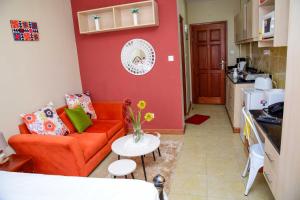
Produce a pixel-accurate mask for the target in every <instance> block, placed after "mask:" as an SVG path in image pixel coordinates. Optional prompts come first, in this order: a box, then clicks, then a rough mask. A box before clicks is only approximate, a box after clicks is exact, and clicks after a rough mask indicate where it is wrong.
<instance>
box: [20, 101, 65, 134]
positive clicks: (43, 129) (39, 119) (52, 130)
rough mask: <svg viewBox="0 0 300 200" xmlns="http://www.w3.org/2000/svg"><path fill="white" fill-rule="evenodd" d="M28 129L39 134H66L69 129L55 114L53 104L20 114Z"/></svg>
mask: <svg viewBox="0 0 300 200" xmlns="http://www.w3.org/2000/svg"><path fill="white" fill-rule="evenodd" d="M21 117H22V119H23V121H24V123H25V124H26V126H27V128H28V130H29V131H30V132H31V133H32V134H40V135H66V134H68V133H69V129H68V128H67V127H66V125H65V124H64V123H63V122H62V120H61V119H60V118H59V116H58V115H57V113H56V111H55V109H54V107H53V104H52V103H51V102H50V103H49V104H48V105H47V106H46V107H44V108H42V109H40V110H38V111H36V112H34V113H30V114H21Z"/></svg>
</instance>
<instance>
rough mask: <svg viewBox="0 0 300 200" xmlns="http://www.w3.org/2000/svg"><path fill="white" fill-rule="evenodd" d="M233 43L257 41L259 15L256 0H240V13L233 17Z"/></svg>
mask: <svg viewBox="0 0 300 200" xmlns="http://www.w3.org/2000/svg"><path fill="white" fill-rule="evenodd" d="M234 22H235V42H236V43H247V42H252V41H257V40H258V36H259V34H258V33H259V13H258V1H257V0H242V1H241V9H240V13H239V14H237V15H236V16H235V20H234Z"/></svg>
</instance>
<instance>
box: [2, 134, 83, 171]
mask: <svg viewBox="0 0 300 200" xmlns="http://www.w3.org/2000/svg"><path fill="white" fill-rule="evenodd" d="M8 143H9V144H10V145H11V146H12V148H13V149H14V150H15V151H16V153H17V154H24V155H30V156H31V157H32V159H33V162H34V168H35V172H37V173H44V174H60V175H73V176H80V175H81V169H82V168H83V166H84V165H85V162H84V156H83V152H82V150H81V148H80V146H79V143H78V142H77V140H76V138H72V137H69V136H53V135H36V134H18V135H14V136H12V137H10V138H9V140H8Z"/></svg>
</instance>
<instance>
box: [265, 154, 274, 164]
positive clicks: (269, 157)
mask: <svg viewBox="0 0 300 200" xmlns="http://www.w3.org/2000/svg"><path fill="white" fill-rule="evenodd" d="M265 154H266V156H267V158H268V159H269V160H270V161H271V162H273V161H274V160H273V159H272V158H271V156H270V155H269V154H268V153H267V152H265Z"/></svg>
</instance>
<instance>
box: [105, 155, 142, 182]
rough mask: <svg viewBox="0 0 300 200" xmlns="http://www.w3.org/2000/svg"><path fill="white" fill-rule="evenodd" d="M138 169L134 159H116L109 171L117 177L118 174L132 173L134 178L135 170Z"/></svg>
mask: <svg viewBox="0 0 300 200" xmlns="http://www.w3.org/2000/svg"><path fill="white" fill-rule="evenodd" d="M135 169H136V163H135V162H134V161H133V160H129V159H121V160H117V161H114V162H113V163H111V164H110V165H109V166H108V172H109V173H110V174H111V175H113V176H114V178H116V177H117V176H125V178H127V175H129V174H131V177H132V178H134V175H133V172H134V170H135Z"/></svg>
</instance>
